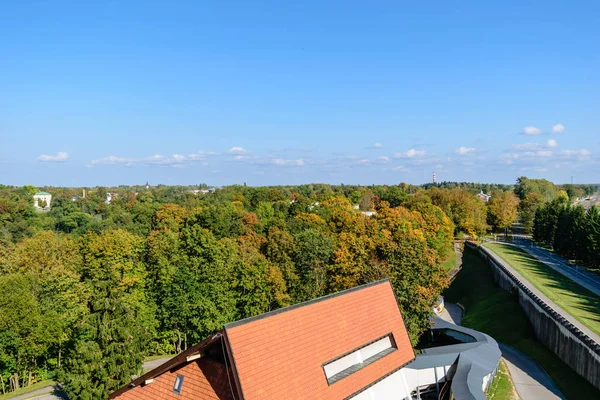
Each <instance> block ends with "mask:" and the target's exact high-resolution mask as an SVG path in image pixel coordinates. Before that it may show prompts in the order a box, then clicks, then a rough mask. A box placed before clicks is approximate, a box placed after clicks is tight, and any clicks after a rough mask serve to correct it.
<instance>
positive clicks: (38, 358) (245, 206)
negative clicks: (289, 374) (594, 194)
mask: <svg viewBox="0 0 600 400" xmlns="http://www.w3.org/2000/svg"><path fill="white" fill-rule="evenodd" d="M520 179H523V178H520ZM524 179H526V178H524ZM531 181H535V180H530V182H529V183H528V185H529V186H531ZM523 182H524V181H523ZM523 182H519V181H518V182H517V185H516V186H515V187H503V186H492V185H488V186H485V188H488V189H493V190H494V191H492V193H491V194H492V197H491V199H490V201H489V202H488V203H486V202H484V201H482V200H481V199H480V198H478V196H477V193H479V192H480V191H482V190H483V187H482V186H481V185H480V184H454V185H451V184H449V183H444V184H439V185H435V186H430V185H429V186H425V187H417V186H412V185H407V184H400V185H393V186H369V187H360V186H346V185H339V186H330V185H302V186H285V187H247V186H245V185H244V186H229V187H223V188H220V189H216V190H212V189H211V190H208V187H207V186H206V185H199V186H195V187H182V186H158V187H146V186H133V187H128V186H122V187H118V188H101V187H97V188H80V189H73V188H51V187H46V188H41V189H43V190H46V191H48V192H50V193H51V194H52V195H53V198H52V204H51V207H50V209H49V210H47V211H39V210H37V211H36V209H35V208H34V207H33V201H32V197H33V194H34V193H35V192H36V191H37V190H38V189H37V188H34V187H31V186H24V187H7V186H0V387H1V388H2V390H3V392H7V391H11V390H15V389H16V388H18V387H20V386H27V385H29V384H31V383H32V382H35V381H39V380H42V379H45V378H48V377H56V379H59V380H60V381H61V382H63V383H64V384H65V390H66V392H67V393H68V395H69V396H70V397H71V398H90V399H97V398H105V397H106V396H107V394H108V393H110V392H111V391H112V390H114V389H116V388H118V387H120V386H122V385H123V384H125V383H127V382H129V380H130V379H131V377H132V376H133V375H136V374H139V373H140V369H141V363H142V361H143V359H144V357H146V356H148V355H160V354H173V353H176V352H179V351H181V350H183V349H185V348H186V347H187V346H190V345H192V344H195V343H197V342H199V341H201V340H202V339H203V338H205V337H206V336H207V335H209V334H210V333H211V332H214V331H216V330H218V329H220V328H221V327H222V325H223V324H224V323H227V322H230V321H234V320H237V319H240V318H245V317H249V316H252V315H257V314H260V313H263V312H266V311H269V310H274V309H277V308H280V307H284V306H287V305H290V304H294V303H297V302H301V301H305V300H308V299H312V298H315V297H319V296H322V295H325V294H328V293H333V292H336V291H339V290H343V289H347V288H351V287H354V286H356V285H360V284H363V283H367V282H371V281H374V280H377V279H381V278H389V279H390V280H391V282H392V285H393V287H394V290H395V293H396V296H397V298H398V302H399V305H400V307H401V309H402V312H403V315H404V318H405V322H406V325H407V328H408V331H409V334H410V337H411V340H413V342H415V341H417V339H418V337H419V335H420V334H421V333H422V332H423V331H424V330H425V329H426V327H427V325H428V318H429V316H430V314H431V307H432V305H433V304H434V303H435V302H436V300H437V298H438V296H439V294H440V293H441V291H442V290H443V289H444V288H445V287H446V286H447V284H448V282H447V278H446V274H447V271H446V270H445V269H444V267H443V262H444V261H447V260H448V259H450V258H451V256H452V254H453V239H454V238H455V237H478V236H481V235H483V234H484V233H485V232H486V231H487V230H489V229H496V230H503V229H505V228H507V227H509V226H510V225H511V224H512V223H514V222H515V220H516V219H517V210H519V213H520V214H521V213H525V214H527V212H529V214H532V213H533V214H532V217H531V219H532V222H531V223H532V225H533V219H534V218H535V220H536V221H535V222H536V223H537V221H538V217H537V214H538V213H539V211H538V210H540V209H542V207H546V206H544V204H546V203H545V202H546V201H550V203H548V204H553V203H552V202H553V201H556V200H555V198H554V197H555V195H556V193H560V192H559V191H558V189H557V188H556V187H554V185H552V188H553V189H554V192H553V193H550V194H548V196H549V197H548V198H546V197H545V196H546V193H545V192H544V191H543V190H541V189H539V188H537V189H535V190H532V189H531V188H530V187H529V186H528V189H527V190H524V191H522V190H521V189H522V188H523V185H524V183H523ZM534 183H535V182H534ZM577 189H578V190H579V189H580V188H577ZM520 190H521V191H520ZM548 190H550V189H548ZM581 190H583V189H581ZM531 193H539V196H538V195H531ZM532 196H533V197H535V198H533V200H532ZM528 201H529V203H531V204H533V206H531V207H529V206H528V207H525V208H524V207H523V204H524V203H525V204H526V205H527V204H528ZM596 220H597V219H596Z"/></svg>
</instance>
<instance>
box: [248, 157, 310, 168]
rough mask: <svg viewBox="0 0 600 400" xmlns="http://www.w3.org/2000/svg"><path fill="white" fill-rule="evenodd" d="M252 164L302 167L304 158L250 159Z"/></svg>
mask: <svg viewBox="0 0 600 400" xmlns="http://www.w3.org/2000/svg"><path fill="white" fill-rule="evenodd" d="M252 164H258V165H264V164H271V165H278V166H281V167H284V166H296V167H302V166H303V165H304V160H303V159H301V158H298V159H286V158H268V159H259V160H254V161H252Z"/></svg>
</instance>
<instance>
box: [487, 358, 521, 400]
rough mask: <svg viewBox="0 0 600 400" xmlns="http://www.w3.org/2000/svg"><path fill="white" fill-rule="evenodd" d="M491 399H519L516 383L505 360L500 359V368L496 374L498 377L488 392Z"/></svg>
mask: <svg viewBox="0 0 600 400" xmlns="http://www.w3.org/2000/svg"><path fill="white" fill-rule="evenodd" d="M487 397H488V399H489V400H518V399H519V395H518V394H517V391H516V390H515V384H514V383H513V380H512V377H511V376H510V373H509V372H508V367H507V366H506V363H505V362H504V360H500V369H499V370H498V373H497V374H496V379H494V383H492V387H491V388H490V391H489V393H488V396H487Z"/></svg>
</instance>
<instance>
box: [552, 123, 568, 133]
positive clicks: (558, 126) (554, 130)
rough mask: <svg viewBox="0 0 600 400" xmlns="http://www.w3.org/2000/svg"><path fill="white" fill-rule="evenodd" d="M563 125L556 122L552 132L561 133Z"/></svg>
mask: <svg viewBox="0 0 600 400" xmlns="http://www.w3.org/2000/svg"><path fill="white" fill-rule="evenodd" d="M564 131H565V126H564V125H563V124H556V125H554V126H553V127H552V133H563V132H564Z"/></svg>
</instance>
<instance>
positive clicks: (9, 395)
mask: <svg viewBox="0 0 600 400" xmlns="http://www.w3.org/2000/svg"><path fill="white" fill-rule="evenodd" d="M5 383H6V382H5ZM52 385H56V382H55V381H53V380H51V379H47V380H45V381H40V382H37V383H34V384H33V385H31V386H27V387H23V388H21V389H19V390H15V391H14V392H8V393H6V394H3V395H0V399H11V398H13V397H15V396H20V395H22V394H27V393H31V392H33V391H35V390H38V389H41V388H43V387H46V386H52Z"/></svg>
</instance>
